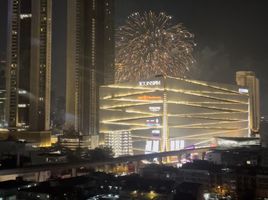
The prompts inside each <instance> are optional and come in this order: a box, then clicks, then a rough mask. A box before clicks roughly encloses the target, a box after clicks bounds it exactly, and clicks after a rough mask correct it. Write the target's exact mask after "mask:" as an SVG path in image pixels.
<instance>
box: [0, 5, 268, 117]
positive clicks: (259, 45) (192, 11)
mask: <svg viewBox="0 0 268 200" xmlns="http://www.w3.org/2000/svg"><path fill="white" fill-rule="evenodd" d="M6 2H7V1H1V2H0V4H1V6H0V9H2V10H1V12H0V15H1V20H0V24H1V27H5V25H6V10H5V7H6V6H7V3H6ZM242 2H243V3H242ZM53 6H54V7H53V16H52V18H53V22H54V23H53V24H52V25H53V30H54V32H53V37H52V39H53V43H52V45H53V52H52V53H53V55H52V56H53V57H52V58H53V59H52V74H63V73H65V67H64V66H65V59H64V57H65V56H66V55H65V54H64V49H66V45H65V44H64V41H65V39H66V34H65V32H66V31H65V30H66V9H65V8H66V3H65V1H64V0H58V1H53ZM240 6H241V8H240ZM266 7H267V2H265V1H258V2H254V1H249V2H244V1H236V2H225V1H220V2H213V1H210V0H208V1H205V2H202V3H201V2H194V1H174V0H169V1H168V2H166V1H165V2H163V1H161V0H157V1H153V2H152V1H150V0H148V1H146V2H144V1H140V0H137V1H122V0H116V1H115V10H116V12H115V27H119V26H120V25H123V24H124V21H125V19H126V17H127V16H128V15H129V14H131V13H133V12H135V11H141V12H143V11H149V10H152V11H164V12H166V13H168V14H170V15H173V16H174V20H177V21H180V22H182V23H183V24H184V25H185V26H187V27H188V28H189V30H190V31H192V32H193V33H194V34H195V37H196V43H197V47H196V50H195V52H194V56H195V58H196V59H197V63H198V66H197V67H196V68H195V71H194V74H193V77H192V78H195V79H201V80H207V81H216V80H217V79H220V81H221V82H226V83H234V78H233V77H234V74H235V71H238V70H249V71H255V72H256V75H257V77H259V79H260V89H261V113H262V115H268V106H266V105H265V102H267V100H268V95H267V92H265V88H266V87H267V85H268V81H267V79H266V78H265V75H266V74H267V73H268V72H267V69H266V66H267V65H268V60H267V59H266V58H265V55H266V53H267V49H266V46H268V39H267V38H266V37H265V35H267V32H268V27H267V26H268V25H267V23H266V19H267V17H268V16H267V15H268V14H267V13H266V11H265V8H266ZM204 9H205V10H206V12H205V13H204V12H203V10H204ZM226 13H229V15H227V14H226ZM5 35H6V30H5V28H1V30H0V36H1V37H0V40H1V42H0V52H2V54H3V53H5V39H4V37H5ZM55 41H57V44H58V45H55ZM215 77H217V78H215ZM64 84H65V78H64V77H62V78H61V79H60V80H58V79H57V78H55V76H53V77H52V89H53V91H56V93H57V94H58V95H60V96H65V92H64V89H63V88H64V87H65V86H64Z"/></svg>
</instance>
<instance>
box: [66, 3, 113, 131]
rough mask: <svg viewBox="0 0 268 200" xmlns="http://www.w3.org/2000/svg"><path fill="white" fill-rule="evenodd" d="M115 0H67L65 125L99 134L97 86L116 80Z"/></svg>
mask: <svg viewBox="0 0 268 200" xmlns="http://www.w3.org/2000/svg"><path fill="white" fill-rule="evenodd" d="M113 6H114V5H113V0H68V1H67V62H66V63H67V72H66V73H67V77H66V119H65V123H66V128H69V129H70V128H74V129H75V130H76V131H77V132H79V133H81V134H82V135H84V136H87V135H96V134H97V133H98V96H99V94H98V87H99V85H101V84H104V83H113V68H114V37H113V35H114V28H113Z"/></svg>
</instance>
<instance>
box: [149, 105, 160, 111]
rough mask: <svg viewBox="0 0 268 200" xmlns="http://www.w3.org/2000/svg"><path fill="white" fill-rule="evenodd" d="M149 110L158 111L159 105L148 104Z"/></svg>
mask: <svg viewBox="0 0 268 200" xmlns="http://www.w3.org/2000/svg"><path fill="white" fill-rule="evenodd" d="M149 110H150V111H152V112H158V111H160V110H161V107H160V106H149Z"/></svg>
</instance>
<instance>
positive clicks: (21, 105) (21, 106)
mask: <svg viewBox="0 0 268 200" xmlns="http://www.w3.org/2000/svg"><path fill="white" fill-rule="evenodd" d="M18 107H19V108H26V104H18Z"/></svg>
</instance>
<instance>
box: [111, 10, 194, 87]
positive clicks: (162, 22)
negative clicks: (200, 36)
mask: <svg viewBox="0 0 268 200" xmlns="http://www.w3.org/2000/svg"><path fill="white" fill-rule="evenodd" d="M171 19H172V17H171V16H168V15H166V14H164V13H159V14H155V13H153V12H151V11H150V12H148V13H146V12H145V13H144V14H143V15H141V14H139V13H134V14H132V15H130V16H129V17H128V19H127V21H126V24H125V25H124V26H121V27H120V28H119V30H117V33H116V59H115V62H116V73H115V79H116V82H124V81H135V80H141V79H147V78H150V77H152V76H154V75H158V74H162V75H170V76H175V77H176V76H177V77H184V76H185V73H186V72H187V71H189V69H190V67H191V65H192V64H193V62H194V58H193V56H192V52H193V46H195V44H194V42H193V37H194V35H193V34H191V33H190V32H189V31H187V30H186V29H185V28H184V27H183V25H182V24H176V25H171Z"/></svg>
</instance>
